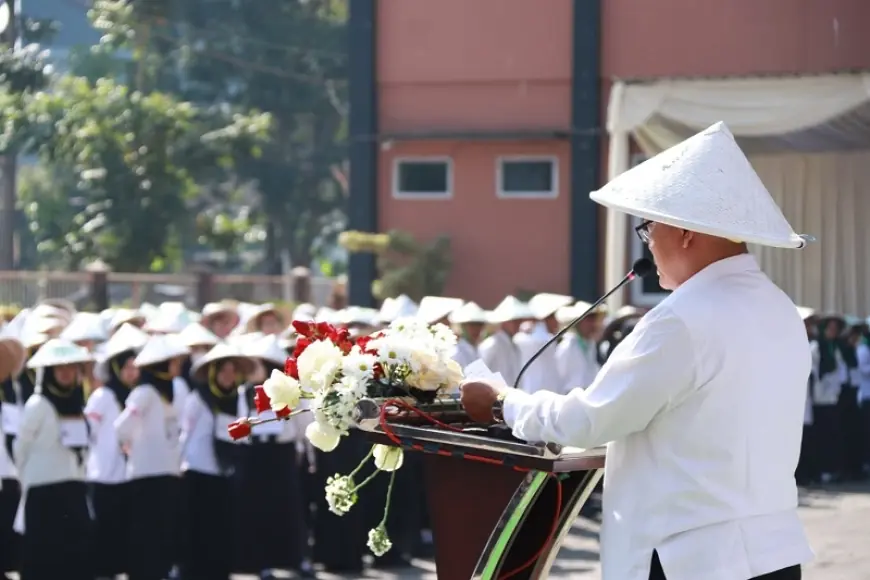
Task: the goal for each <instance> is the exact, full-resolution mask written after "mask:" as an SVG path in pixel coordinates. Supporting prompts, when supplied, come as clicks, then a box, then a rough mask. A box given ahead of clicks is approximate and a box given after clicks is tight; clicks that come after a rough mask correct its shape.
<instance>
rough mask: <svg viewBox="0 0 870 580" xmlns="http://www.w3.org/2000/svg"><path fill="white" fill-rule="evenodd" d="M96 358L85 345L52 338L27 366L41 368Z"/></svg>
mask: <svg viewBox="0 0 870 580" xmlns="http://www.w3.org/2000/svg"><path fill="white" fill-rule="evenodd" d="M92 360H94V358H93V357H92V356H91V353H89V352H88V349H86V348H85V347H83V346H79V345H77V344H75V343H72V342H70V341H68V340H63V339H61V338H52V339H51V340H49V341H48V342H46V343H45V344H44V345H42V348H40V349H39V350H38V351H36V354H35V355H33V356H32V357H30V360H29V361H27V368H29V369H39V368H43V367H57V366H61V365H72V364H79V363H85V362H90V361H92Z"/></svg>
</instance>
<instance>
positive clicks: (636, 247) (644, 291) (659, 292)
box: [628, 155, 669, 306]
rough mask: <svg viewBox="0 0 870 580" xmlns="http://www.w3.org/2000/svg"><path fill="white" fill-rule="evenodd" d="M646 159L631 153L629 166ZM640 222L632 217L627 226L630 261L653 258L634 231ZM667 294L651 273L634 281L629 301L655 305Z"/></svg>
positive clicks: (641, 221)
mask: <svg viewBox="0 0 870 580" xmlns="http://www.w3.org/2000/svg"><path fill="white" fill-rule="evenodd" d="M646 159H647V158H646V156H644V155H633V156H632V158H631V166H632V167H634V166H636V165H640V164H641V163H643V162H644V161H646ZM641 223H643V220H642V219H640V218H637V217H632V218H631V222H630V226H629V228H628V235H630V236H631V242H630V244H631V261H632V263H634V261H635V260H637V259H640V258H648V259H650V260H652V259H653V257H652V253H651V252H650V251H649V247H648V246H647V245H646V244H644V243H643V242H641V241H640V238H638V236H637V233H636V232H635V228H636V227H637V226H639V225H640V224H641ZM668 294H669V292H668V291H667V290H664V289H663V288H662V287H661V286H659V277H658V276H656V275H653V274H650V275H649V276H647V277H646V278H643V279H642V280H640V283H638V282H635V283H633V284H632V285H631V303H632V304H634V305H635V306H655V305H656V304H658V303H659V302H661V301H662V300H663V299H664V298H665V297H666V296H667V295H668Z"/></svg>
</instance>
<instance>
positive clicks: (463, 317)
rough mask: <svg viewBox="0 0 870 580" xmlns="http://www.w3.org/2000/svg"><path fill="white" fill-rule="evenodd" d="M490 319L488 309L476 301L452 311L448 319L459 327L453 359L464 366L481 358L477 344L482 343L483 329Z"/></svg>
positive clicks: (455, 326)
mask: <svg viewBox="0 0 870 580" xmlns="http://www.w3.org/2000/svg"><path fill="white" fill-rule="evenodd" d="M488 320H489V318H488V314H487V312H486V310H484V309H483V308H481V307H480V306H478V305H477V303H476V302H466V303H465V304H463V305H462V306H461V307H459V308H458V309H456V310H454V311H453V312H451V313H450V316H449V317H448V321H449V322H450V324H452V325H453V326H454V328H456V329H458V332H457V333H456V334H457V337H458V338H457V340H456V352H454V353H453V360H455V361H456V362H458V363H459V364H460V365H461V366H462V368H465V367H467V366H468V365H470V364H471V363H473V362H474V361H476V360H477V359H479V358H480V353H479V352H478V350H477V345H478V344H480V341H481V339H482V337H483V329H484V328H485V327H486V324H487V322H488Z"/></svg>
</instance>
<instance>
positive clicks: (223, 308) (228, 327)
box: [199, 300, 240, 339]
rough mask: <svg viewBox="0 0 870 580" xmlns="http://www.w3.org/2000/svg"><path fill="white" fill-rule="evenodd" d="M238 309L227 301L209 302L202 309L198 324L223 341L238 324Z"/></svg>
mask: <svg viewBox="0 0 870 580" xmlns="http://www.w3.org/2000/svg"><path fill="white" fill-rule="evenodd" d="M239 320H240V317H239V312H238V307H237V306H236V305H235V304H234V303H233V302H231V301H229V300H224V301H221V302H210V303H208V304H206V305H205V306H204V307H203V309H202V319H201V320H200V321H199V323H200V324H202V325H203V326H205V327H206V328H207V329H209V330H210V331H212V332H213V333H215V334H216V335H217V336H218V338H220V339H225V338H226V337H228V336H229V335H230V333H231V332H232V331H233V329H234V328H235V327H236V326H238V324H239Z"/></svg>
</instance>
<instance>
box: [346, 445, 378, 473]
mask: <svg viewBox="0 0 870 580" xmlns="http://www.w3.org/2000/svg"><path fill="white" fill-rule="evenodd" d="M374 454H375V448H374V447H372V448H371V449H369V454H368V455H366V456H365V457H364V458H363V460H362V461H360V462H359V465H357V466H356V469H354V470H353V471H351V472H350V475H349V476H348V477H350V478H351V479H353V478H354V477H356V474H357V473H359V472H360V470H361V469H362V468H363V467H365V464H366V463H368V462H369V459H371V458H372V455H374Z"/></svg>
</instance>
